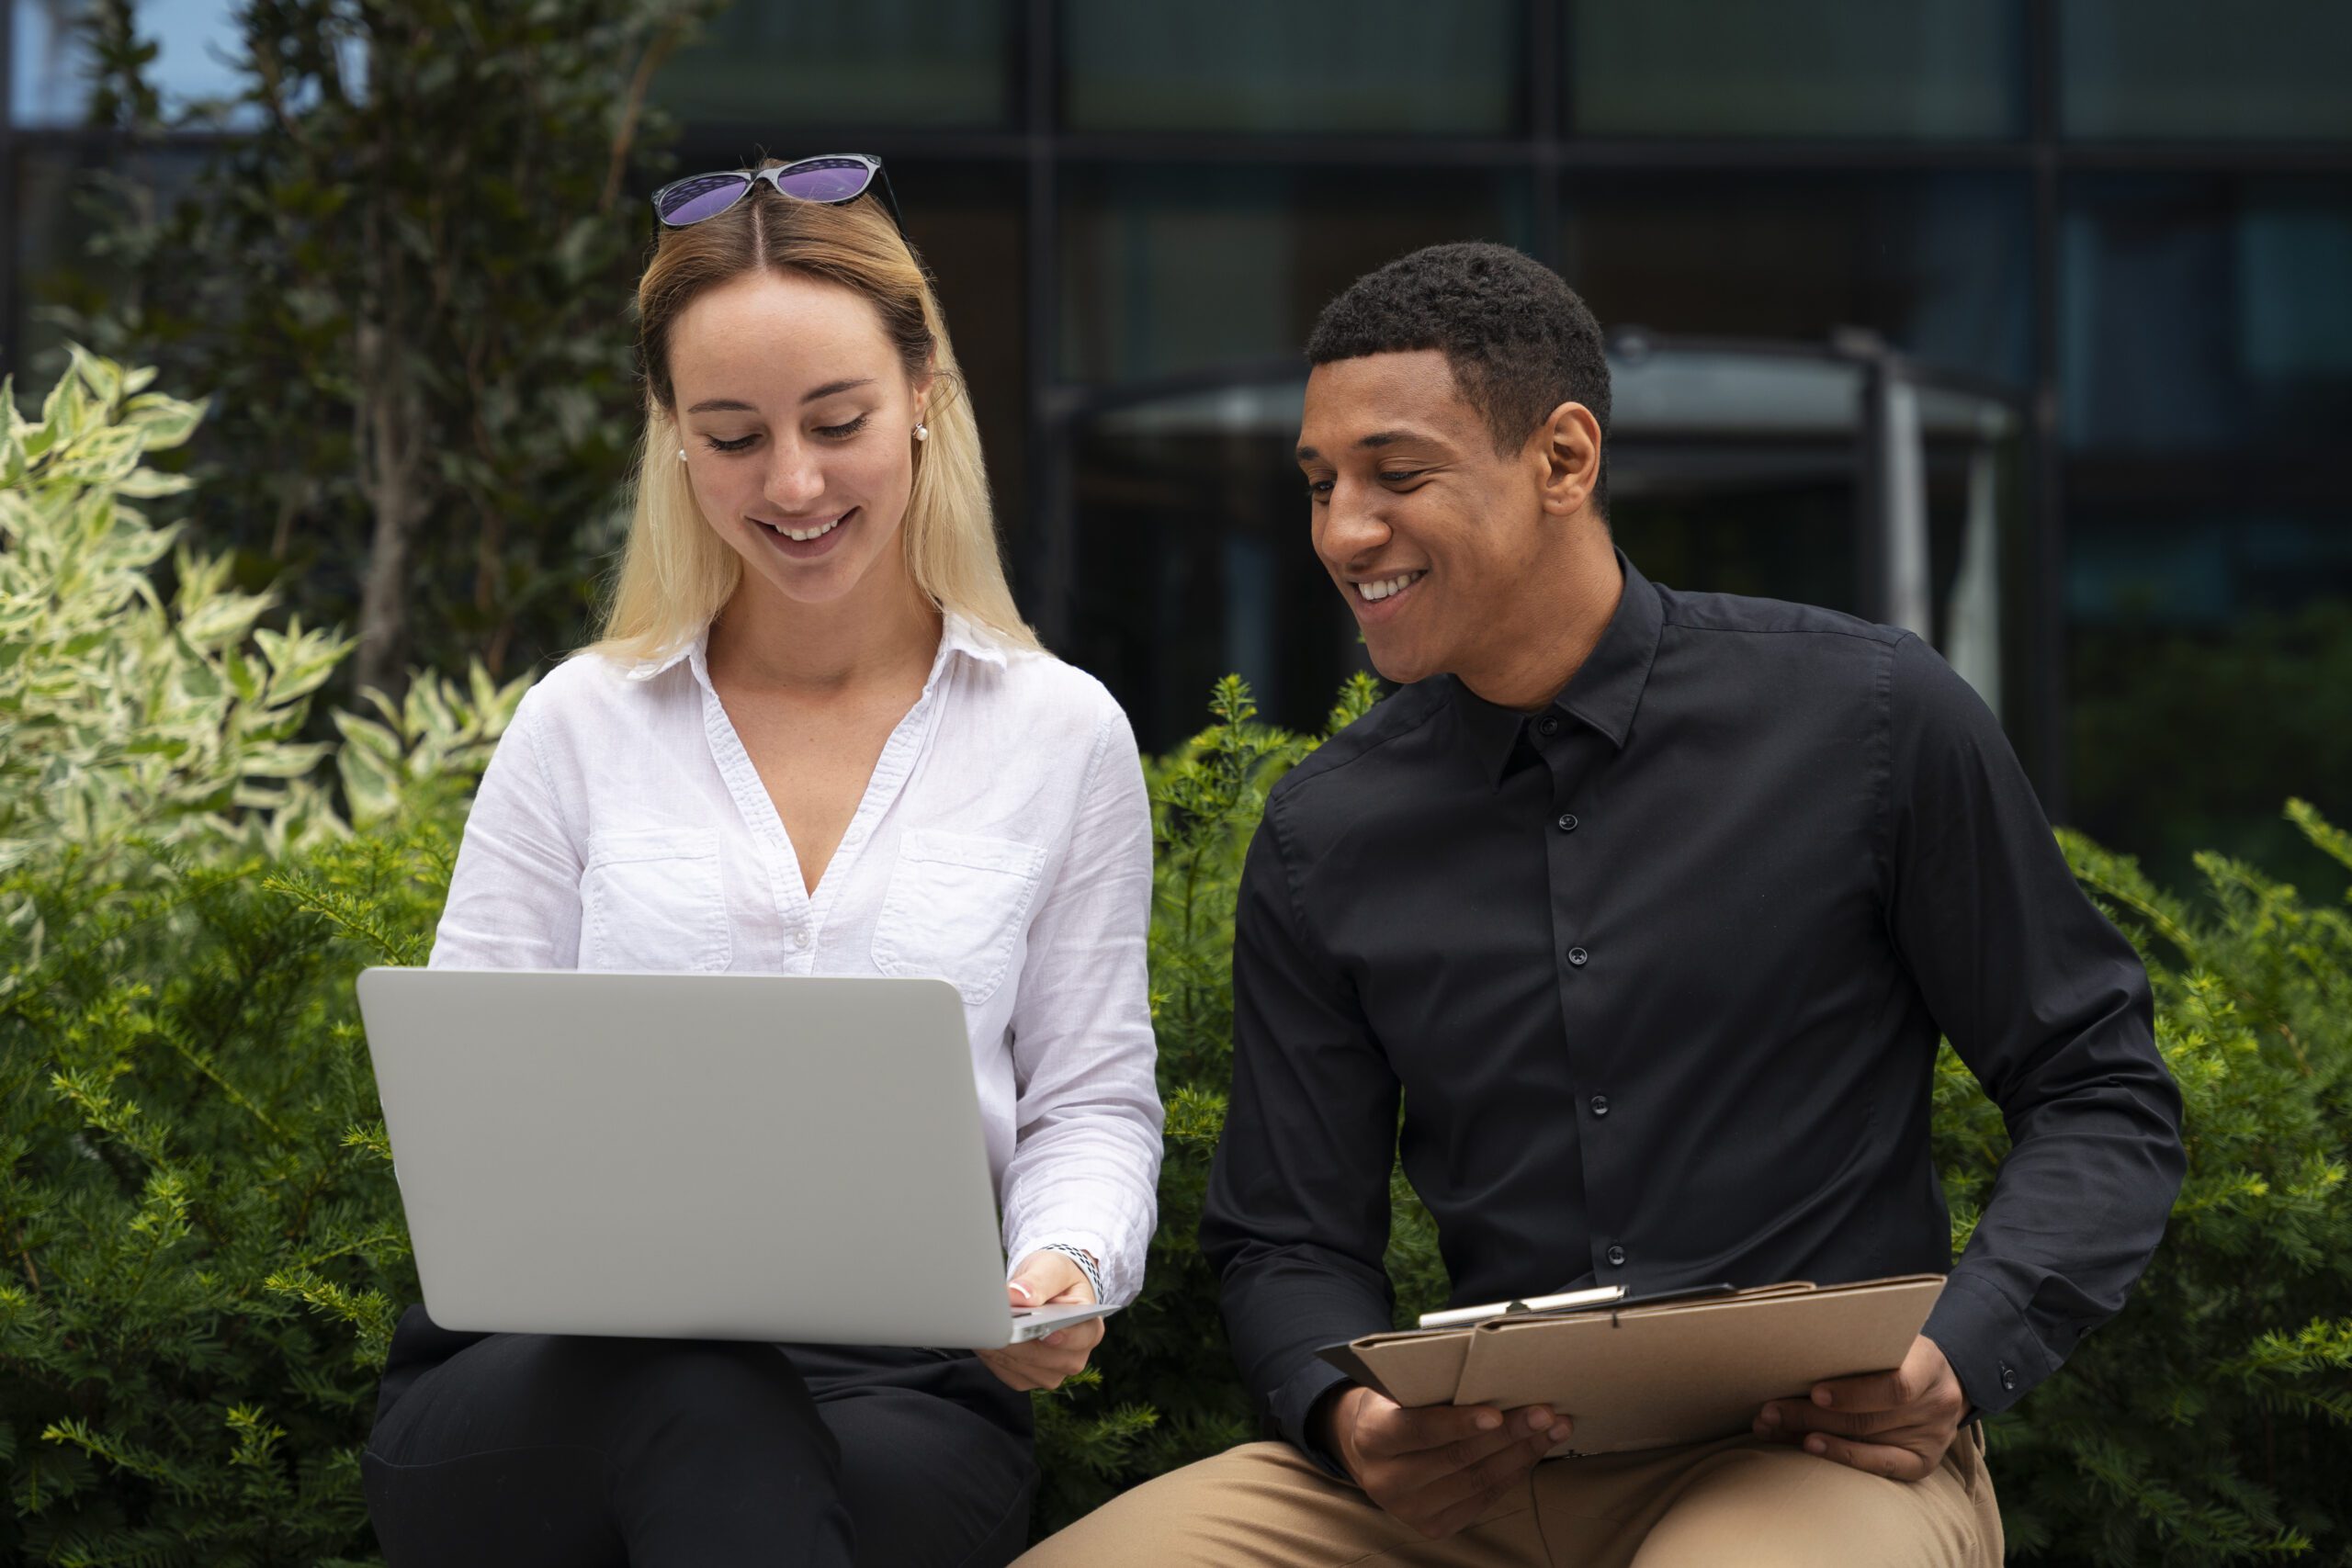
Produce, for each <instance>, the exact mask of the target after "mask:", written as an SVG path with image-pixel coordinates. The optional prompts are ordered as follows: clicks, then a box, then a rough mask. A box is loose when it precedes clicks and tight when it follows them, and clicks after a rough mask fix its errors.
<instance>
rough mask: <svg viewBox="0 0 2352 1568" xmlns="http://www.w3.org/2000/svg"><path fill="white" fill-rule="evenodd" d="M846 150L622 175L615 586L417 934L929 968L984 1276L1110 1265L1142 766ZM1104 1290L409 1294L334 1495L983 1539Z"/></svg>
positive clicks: (1154, 1119) (1038, 1278)
mask: <svg viewBox="0 0 2352 1568" xmlns="http://www.w3.org/2000/svg"><path fill="white" fill-rule="evenodd" d="M879 174H880V165H879V163H878V161H877V160H875V159H871V158H865V157H832V158H822V159H810V160H804V161H803V162H801V163H798V164H788V165H787V164H774V163H771V164H766V165H763V167H762V168H761V169H759V170H756V171H742V172H740V173H735V174H723V175H696V176H694V177H693V178H691V179H688V180H682V181H679V182H677V183H675V184H674V185H673V186H667V187H664V189H663V191H662V193H661V194H659V195H658V196H657V197H655V204H656V208H657V209H658V210H659V211H660V213H661V215H662V220H663V223H664V224H665V229H664V231H663V232H662V237H661V242H660V245H659V247H658V249H657V251H656V253H655V254H654V257H653V260H652V263H651V265H650V266H649V267H648V268H647V270H646V273H645V276H644V278H643V280H642V282H641V283H640V284H639V288H638V308H639V316H640V327H639V331H640V350H641V354H642V358H643V363H644V368H645V375H646V379H647V385H648V393H649V395H648V399H647V408H646V439H645V449H644V454H643V457H642V458H641V461H640V469H639V482H638V490H637V496H636V511H635V515H634V518H633V520H632V522H631V524H630V531H629V537H628V550H627V553H626V556H625V557H624V559H623V562H622V566H621V571H620V579H619V583H618V586H617V589H616V592H615V594H614V597H613V601H612V604H611V606H610V611H609V614H608V617H607V620H606V624H605V627H604V635H603V637H602V639H601V640H600V641H598V642H597V643H596V644H595V645H594V647H593V648H592V649H588V650H587V652H586V653H585V654H583V655H582V656H581V657H578V658H575V659H573V660H570V661H568V662H567V663H565V664H563V665H562V666H561V667H560V668H559V669H557V670H556V671H553V672H552V673H550V674H549V675H548V677H547V678H546V679H545V680H543V681H541V682H539V683H538V685H537V686H536V687H534V688H533V689H532V691H531V692H530V694H528V695H527V696H526V698H525V699H524V702H523V705H522V706H521V708H520V709H519V710H518V711H517V712H516V714H515V722H514V725H513V727H512V728H510V729H509V730H508V732H507V734H506V736H505V739H503V742H502V743H501V745H500V747H499V749H498V752H497V755H496V756H495V758H494V759H493V760H492V763H491V766H490V769H489V771H488V772H487V773H485V774H484V776H483V778H482V784H481V794H480V795H479V796H478V798H477V800H476V802H475V805H474V807H473V812H472V816H471V818H470V819H469V822H468V824H467V828H466V834H465V840H464V844H463V847H462V849H461V851H460V852H459V854H458V863H457V868H456V872H455V874H454V876H453V878H452V881H451V885H450V890H449V902H448V906H447V910H446V912H445V913H444V914H443V916H442V919H441V926H440V930H439V932H438V935H437V939H436V941H435V946H434V950H433V960H432V961H433V963H434V964H436V965H447V966H451V967H461V968H476V969H504V968H554V969H560V968H571V967H578V968H582V969H634V970H720V969H744V970H758V971H763V972H769V973H781V974H801V975H808V974H819V975H900V976H907V975H929V976H944V977H945V978H947V979H948V980H951V981H953V982H954V984H955V985H956V989H957V990H958V991H959V992H960V993H961V994H962V997H963V1000H964V1008H965V1016H966V1020H967V1023H968V1024H969V1026H970V1032H971V1043H972V1066H973V1072H974V1074H975V1076H976V1078H977V1080H978V1087H979V1095H980V1103H981V1111H982V1120H983V1123H984V1126H985V1129H986V1134H987V1143H988V1148H989V1163H990V1167H991V1168H992V1170H993V1171H994V1173H995V1176H996V1179H997V1182H998V1197H999V1201H1000V1206H1001V1212H1002V1214H1003V1219H1004V1235H1005V1241H1006V1243H1007V1247H1008V1251H1009V1254H1010V1256H1011V1257H1012V1258H1013V1259H1014V1260H1015V1261H1014V1268H1013V1272H1012V1280H1010V1282H1009V1284H1008V1286H1007V1292H1008V1295H1009V1297H1010V1299H1011V1301H1012V1303H1014V1304H1016V1305H1029V1304H1035V1303H1040V1302H1062V1301H1094V1300H1110V1301H1114V1302H1124V1301H1126V1300H1129V1299H1132V1297H1133V1296H1134V1294H1135V1292H1136V1289H1137V1288H1138V1286H1139V1285H1140V1283H1141V1274H1142V1269H1143V1258H1144V1247H1145V1244H1146V1243H1147V1241H1148V1239H1149V1237H1150V1235H1151V1230H1152V1224H1153V1218H1154V1184H1155V1181H1156V1179H1157V1175H1158V1169H1159V1101H1158V1098H1157V1096H1156V1095H1155V1093H1154V1090H1153V1084H1152V1042H1151V1030H1150V1023H1149V1017H1148V1009H1147V1004H1146V996H1145V976H1144V928H1145V922H1146V920H1147V918H1148V908H1149V900H1150V885H1151V863H1150V856H1151V845H1150V822H1149V811H1148V806H1147V804H1146V800H1145V795H1144V788H1143V780H1142V775H1141V771H1140V768H1139V766H1138V764H1137V761H1136V748H1135V743H1134V739H1133V737H1132V735H1131V733H1130V731H1129V729H1128V728H1127V723H1126V720H1125V716H1123V715H1122V714H1121V712H1120V711H1119V708H1118V706H1117V705H1116V704H1115V703H1114V702H1113V701H1112V699H1111V697H1110V695H1109V694H1107V693H1106V692H1105V691H1104V690H1103V687H1102V686H1101V685H1100V684H1099V683H1097V682H1095V681H1093V680H1092V679H1091V678H1090V677H1088V676H1086V675H1084V674H1081V673H1080V672H1079V671H1075V670H1073V669H1071V668H1069V666H1068V665H1065V664H1063V663H1061V662H1059V661H1058V660H1055V659H1054V658H1052V657H1051V656H1050V655H1048V654H1046V652H1044V651H1043V650H1042V649H1040V648H1039V647H1038V645H1037V641H1036V638H1035V635H1034V634H1032V633H1031V631H1030V630H1029V628H1028V627H1027V626H1025V625H1023V622H1022V620H1021V617H1020V615H1019V613H1018V612H1017V611H1016V610H1015V609H1014V607H1013V604H1012V595H1011V593H1010V592H1009V591H1008V590H1007V588H1006V586H1005V581H1004V574H1003V570H1002V567H1001V563H1000V561H999V558H998V555H997V547H996V536H995V529H994V525H993V522H992V520H991V515H990V511H989V497H988V489H987V481H986V476H985V473H984V471H983V468H982V466H981V461H980V447H979V438H978V431H977V428H976V426H975V424H974V423H973V419H972V414H971V410H970V408H969V406H968V405H967V402H966V401H965V400H964V398H963V396H962V387H961V384H960V382H959V381H958V379H957V377H956V363H955V355H954V354H953V351H952V350H951V349H950V348H949V345H948V341H947V334H946V331H945V329H944V326H943V325H942V322H941V319H940V313H939V307H938V303H937V301H936V299H934V298H933V294H932V290H931V288H930V286H929V283H928V280H927V279H926V277H925V276H924V274H923V271H922V264H921V263H920V262H919V261H918V260H917V259H916V257H915V255H914V254H913V253H912V252H911V251H910V248H909V247H908V245H907V243H906V241H905V240H904V238H903V237H902V236H901V235H900V233H899V230H898V228H897V225H896V223H895V220H894V218H895V214H894V211H892V212H886V211H885V209H883V208H881V207H880V206H877V205H876V200H875V199H874V197H873V196H872V195H869V194H867V191H868V182H870V181H872V180H874V179H875V178H876V177H877V176H878V175H879ZM881 188H882V191H883V193H884V194H885V195H887V191H888V186H887V185H886V186H882V187H881ZM810 1266H811V1267H813V1268H823V1267H825V1266H826V1265H825V1263H824V1260H822V1259H812V1260H811V1263H810ZM1102 1335H1103V1325H1101V1324H1100V1323H1088V1324H1085V1325H1076V1326H1073V1327H1071V1328H1068V1329H1064V1330H1062V1331H1061V1332H1059V1333H1057V1334H1055V1335H1053V1336H1051V1337H1048V1338H1046V1339H1044V1340H1041V1341H1038V1342H1036V1343H1035V1344H1029V1345H1021V1346H1014V1347H1011V1348H1001V1349H995V1348H992V1349H984V1350H980V1351H978V1352H977V1354H969V1353H963V1352H951V1351H940V1350H922V1349H898V1348H841V1347H815V1346H786V1347H783V1348H782V1351H783V1353H782V1354H779V1353H778V1349H779V1348H778V1347H775V1346H768V1345H745V1344H721V1343H711V1342H684V1341H670V1340H620V1339H600V1338H586V1337H550V1336H544V1335H512V1334H500V1335H489V1336H481V1335H458V1334H451V1333H447V1332H446V1331H443V1330H441V1329H439V1328H438V1327H436V1326H435V1325H433V1324H432V1323H431V1322H430V1321H429V1320H428V1319H426V1318H425V1316H424V1313H423V1310H422V1309H421V1308H413V1309H411V1311H410V1312H409V1314H407V1316H406V1317H405V1318H403V1319H402V1321H401V1328H400V1332H399V1334H398V1336H397V1337H395V1339H394V1341H393V1345H392V1352H391V1358H390V1365H389V1366H388V1368H387V1370H386V1372H385V1377H384V1383H383V1390H382V1393H381V1395H380V1398H379V1405H378V1413H377V1421H376V1427H375V1431H374V1433H373V1435H372V1437H371V1438H370V1440H369V1445H368V1453H367V1456H366V1459H365V1461H364V1469H365V1473H366V1479H367V1486H368V1503H369V1508H370V1511H371V1513H372V1515H373V1517H374V1518H375V1521H376V1526H377V1530H378V1534H379V1537H380V1538H381V1540H382V1541H383V1544H384V1548H385V1551H386V1555H387V1557H388V1559H389V1560H390V1562H391V1563H392V1564H393V1568H404V1565H406V1564H412V1563H434V1564H461V1563H472V1562H482V1563H489V1562H496V1563H500V1564H502V1565H505V1568H526V1565H529V1564H536V1563H548V1564H555V1563H563V1564H567V1565H581V1564H615V1565H617V1564H622V1563H629V1564H635V1565H638V1568H646V1565H662V1568H667V1565H672V1564H681V1565H682V1564H689V1563H692V1564H707V1563H718V1562H725V1563H729V1564H747V1563H779V1564H780V1563H793V1564H802V1563H807V1564H847V1563H850V1562H863V1563H868V1564H887V1565H889V1568H922V1565H923V1564H933V1563H935V1564H939V1565H941V1568H947V1565H950V1564H957V1565H961V1564H971V1565H974V1568H981V1565H994V1564H1001V1563H1003V1562H1008V1561H1009V1560H1010V1559H1011V1558H1012V1556H1013V1555H1014V1554H1015V1553H1017V1552H1018V1551H1020V1549H1021V1547H1022V1544H1023V1540H1024V1538H1025V1536H1026V1532H1027V1521H1028V1505H1029V1496H1030V1493H1031V1491H1032V1489H1033V1486H1034V1483H1035V1467H1034V1465H1033V1463H1032V1461H1031V1459H1030V1452H1029V1448H1030V1442H1029V1437H1030V1427H1029V1410H1028V1399H1029V1395H1028V1393H1027V1391H1028V1390H1031V1389H1040V1388H1052V1387H1054V1386H1056V1385H1057V1384H1058V1383H1059V1382H1061V1381H1062V1380H1063V1379H1065V1378H1067V1377H1069V1375H1070V1374H1072V1373H1073V1372H1076V1371H1079V1370H1080V1368H1081V1367H1083V1366H1084V1365H1085V1363H1086V1359H1087V1357H1088V1355H1089V1353H1090V1352H1091V1349H1092V1348H1093V1346H1094V1345H1095V1344H1096V1343H1097V1342H1098V1341H1099V1340H1100V1339H1101V1337H1102Z"/></svg>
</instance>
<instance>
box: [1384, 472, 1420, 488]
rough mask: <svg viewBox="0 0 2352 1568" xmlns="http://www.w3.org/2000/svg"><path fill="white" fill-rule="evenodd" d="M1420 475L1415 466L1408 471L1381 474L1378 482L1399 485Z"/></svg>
mask: <svg viewBox="0 0 2352 1568" xmlns="http://www.w3.org/2000/svg"><path fill="white" fill-rule="evenodd" d="M1420 477H1421V472H1420V470H1419V468H1415V469H1413V470H1412V471H1411V472H1409V473H1397V474H1383V475H1381V476H1380V482H1381V483H1382V484H1385V485H1400V484H1403V483H1405V482H1406V481H1407V480H1408V479H1419V478H1420Z"/></svg>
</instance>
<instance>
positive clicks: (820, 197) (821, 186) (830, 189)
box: [775, 163, 874, 201]
mask: <svg viewBox="0 0 2352 1568" xmlns="http://www.w3.org/2000/svg"><path fill="white" fill-rule="evenodd" d="M873 177H874V171H873V170H871V169H869V168H867V167H866V166H865V164H853V163H841V164H804V165H803V166H801V167H799V168H797V169H793V170H790V171H789V172H787V173H786V174H782V175H777V176H776V182H775V183H776V186H777V188H779V189H781V190H782V191H783V192H784V194H785V195H786V196H797V197H799V198H800V199H801V200H803V201H847V200H848V199H849V198H850V197H854V196H855V195H857V194H858V192H860V191H862V190H864V189H865V186H866V182H867V181H869V180H871V179H872V178H873Z"/></svg>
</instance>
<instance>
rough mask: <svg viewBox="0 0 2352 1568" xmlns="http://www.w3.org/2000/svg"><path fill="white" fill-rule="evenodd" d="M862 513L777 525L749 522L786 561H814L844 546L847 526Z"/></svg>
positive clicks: (758, 519) (756, 519)
mask: <svg viewBox="0 0 2352 1568" xmlns="http://www.w3.org/2000/svg"><path fill="white" fill-rule="evenodd" d="M859 515H860V509H859V508H857V507H854V506H853V507H851V508H850V509H849V510H848V511H847V512H840V513H832V514H831V515H829V516H828V515H822V514H820V515H818V516H814V517H796V518H791V519H789V520H784V521H778V520H773V519H770V518H765V517H753V518H752V519H750V522H751V525H752V532H753V533H755V534H757V535H759V536H760V537H762V538H763V539H765V540H766V541H767V542H768V543H769V544H770V545H772V546H774V547H775V549H776V551H777V553H779V554H781V555H782V556H784V557H785V558H786V559H787V560H814V559H816V558H818V557H819V556H821V555H824V554H826V553H827V552H829V551H830V550H831V549H832V548H833V547H834V546H836V545H838V544H840V543H841V540H842V534H843V533H845V532H846V531H847V529H848V525H850V524H852V523H854V522H855V521H857V519H858V517H859Z"/></svg>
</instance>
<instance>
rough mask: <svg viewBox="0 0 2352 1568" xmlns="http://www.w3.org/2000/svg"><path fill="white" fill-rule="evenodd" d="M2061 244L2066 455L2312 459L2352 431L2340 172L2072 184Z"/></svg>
mask: <svg viewBox="0 0 2352 1568" xmlns="http://www.w3.org/2000/svg"><path fill="white" fill-rule="evenodd" d="M2062 244H2063V249H2062V251H2061V256H2062V260H2063V269H2062V274H2061V280H2060V299H2059V320H2060V321H2061V322H2062V323H2063V326H2064V332H2063V334H2062V337H2061V340H2060V342H2061V359H2060V374H2061V387H2062V390H2063V392H2064V410H2065V432H2066V439H2067V444H2068V446H2070V447H2074V448H2076V449H2081V450H2089V451H2098V452H2109V453H2113V452H2146V453H2152V454H2167V453H2177V452H2180V451H2184V450H2197V451H2212V450H2216V449H2227V448H2233V447H2246V448H2257V449H2267V450H2272V451H2280V452H2287V451H2297V450H2316V449H2318V448H2319V447H2320V446H2322V445H2323V444H2324V445H2327V446H2334V445H2335V443H2336V442H2337V441H2339V440H2340V439H2341V437H2342V433H2343V432H2344V430H2345V429H2346V427H2347V424H2352V293H2347V292H2346V288H2345V280H2346V278H2352V179H2346V178H2345V177H2343V176H2340V175H2330V176H2311V177H2300V178H2299V177H2291V176H2265V177H2260V178H2251V177H2240V176H2221V175H2215V176H2197V177H2190V176H2172V177H2144V178H2143V177H2112V178H2102V179H2096V180H2086V181H2083V182H2079V183H2078V184H2076V185H2075V186H2072V187H2070V192H2069V197H2068V202H2067V210H2066V215H2065V219H2064V229H2063V231H2062Z"/></svg>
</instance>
